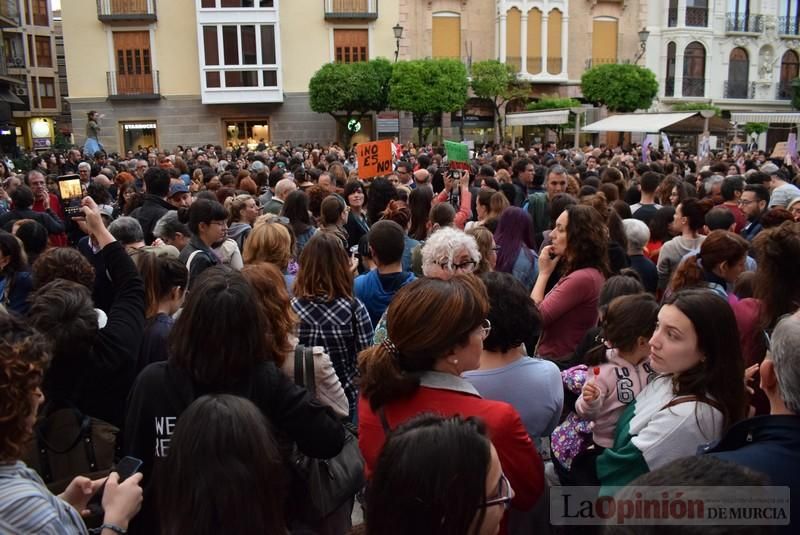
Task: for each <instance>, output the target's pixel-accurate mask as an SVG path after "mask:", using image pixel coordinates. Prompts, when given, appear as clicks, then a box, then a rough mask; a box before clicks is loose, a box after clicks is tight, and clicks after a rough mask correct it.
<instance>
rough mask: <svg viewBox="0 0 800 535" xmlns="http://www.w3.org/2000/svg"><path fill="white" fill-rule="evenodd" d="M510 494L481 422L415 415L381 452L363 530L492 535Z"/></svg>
mask: <svg viewBox="0 0 800 535" xmlns="http://www.w3.org/2000/svg"><path fill="white" fill-rule="evenodd" d="M421 473H424V474H426V475H427V477H426V478H424V479H420V477H419V474H421ZM514 496H515V495H514V490H513V489H512V486H511V485H510V484H509V481H508V478H507V477H506V476H505V474H504V473H503V467H502V466H501V465H500V459H499V457H498V453H497V449H496V448H495V447H494V446H493V445H492V443H491V442H490V441H489V437H487V436H486V427H485V426H484V424H483V422H481V421H480V420H478V419H477V418H462V417H460V416H452V417H449V418H444V417H441V416H419V417H416V418H414V419H412V420H410V421H409V422H407V423H405V424H403V425H401V426H399V427H398V428H397V429H396V430H395V431H393V432H392V433H391V434H390V436H389V437H388V440H387V442H386V446H385V447H384V448H383V451H381V454H380V456H379V458H378V464H377V467H376V469H375V474H374V476H373V478H372V483H371V485H370V487H369V489H368V491H367V511H368V512H367V516H366V528H367V529H366V533H367V535H373V534H374V535H405V534H407V533H414V534H417V535H427V534H432V533H436V534H444V535H464V534H466V533H472V534H477V535H494V534H495V533H497V531H498V529H499V526H500V521H501V520H502V518H503V513H504V511H505V510H506V508H508V506H509V504H510V503H511V500H513V499H514Z"/></svg>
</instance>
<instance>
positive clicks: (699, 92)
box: [683, 78, 706, 97]
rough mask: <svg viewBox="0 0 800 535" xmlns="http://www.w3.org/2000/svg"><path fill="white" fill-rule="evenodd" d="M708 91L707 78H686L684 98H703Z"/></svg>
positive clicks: (684, 80)
mask: <svg viewBox="0 0 800 535" xmlns="http://www.w3.org/2000/svg"><path fill="white" fill-rule="evenodd" d="M705 91H706V79H705V78H684V79H683V96H684V97H702V96H704V95H705Z"/></svg>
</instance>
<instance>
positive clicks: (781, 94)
mask: <svg viewBox="0 0 800 535" xmlns="http://www.w3.org/2000/svg"><path fill="white" fill-rule="evenodd" d="M793 93H794V91H793V88H792V80H782V81H780V82H778V85H777V87H776V88H775V99H776V100H791V99H792V94H793Z"/></svg>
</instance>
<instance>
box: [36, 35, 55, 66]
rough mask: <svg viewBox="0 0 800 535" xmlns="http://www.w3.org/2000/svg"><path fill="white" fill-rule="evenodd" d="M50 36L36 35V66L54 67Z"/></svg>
mask: <svg viewBox="0 0 800 535" xmlns="http://www.w3.org/2000/svg"><path fill="white" fill-rule="evenodd" d="M50 46H51V45H50V38H49V37H48V36H46V35H45V36H41V35H37V36H36V66H37V67H52V66H53V56H52V52H51V50H52V49H51V48H50Z"/></svg>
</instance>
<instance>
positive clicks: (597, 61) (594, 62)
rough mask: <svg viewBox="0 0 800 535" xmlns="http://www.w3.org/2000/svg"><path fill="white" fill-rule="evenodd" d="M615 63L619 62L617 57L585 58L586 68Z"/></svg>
mask: <svg viewBox="0 0 800 535" xmlns="http://www.w3.org/2000/svg"><path fill="white" fill-rule="evenodd" d="M615 63H620V60H619V58H589V59H587V60H586V68H587V69H591V68H592V67H597V66H598V65H611V64H615Z"/></svg>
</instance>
